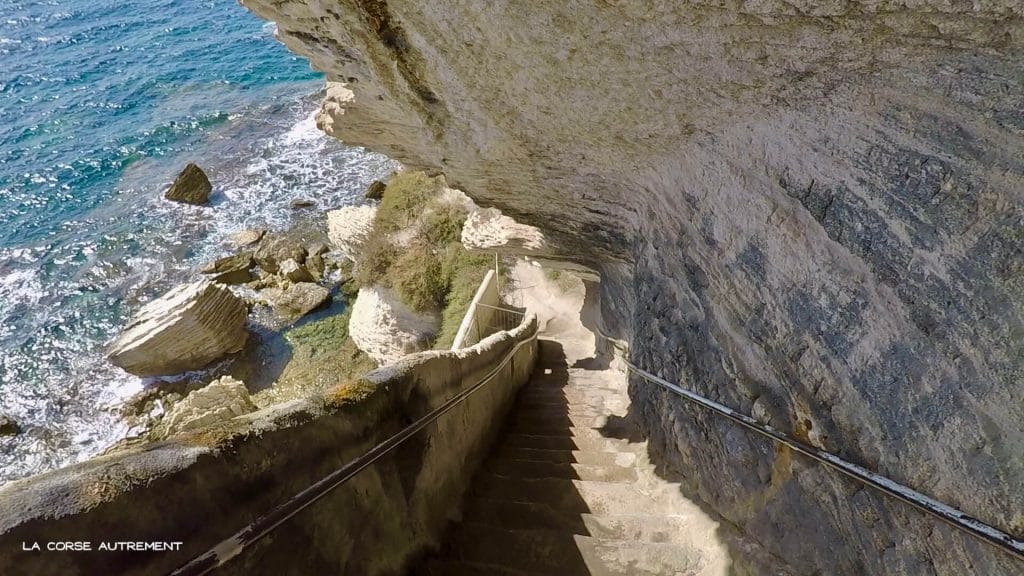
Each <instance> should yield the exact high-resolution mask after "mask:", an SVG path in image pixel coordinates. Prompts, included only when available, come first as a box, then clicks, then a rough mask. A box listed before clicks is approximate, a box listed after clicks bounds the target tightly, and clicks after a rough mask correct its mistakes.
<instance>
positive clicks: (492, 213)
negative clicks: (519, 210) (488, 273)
mask: <svg viewBox="0 0 1024 576" xmlns="http://www.w3.org/2000/svg"><path fill="white" fill-rule="evenodd" d="M462 245H463V246H465V247H466V249H467V250H469V251H474V252H501V253H502V254H516V255H524V256H537V255H541V254H549V253H550V251H549V249H548V243H547V240H545V239H544V233H543V232H541V231H540V229H539V228H537V227H535V226H530V225H527V224H520V223H519V222H516V221H515V220H513V219H512V218H510V217H508V216H505V215H503V214H502V213H501V210H498V209H497V208H485V209H482V210H477V211H475V212H472V213H470V215H469V217H468V218H466V223H465V224H463V226H462Z"/></svg>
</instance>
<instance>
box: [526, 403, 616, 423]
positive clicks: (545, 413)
mask: <svg viewBox="0 0 1024 576" xmlns="http://www.w3.org/2000/svg"><path fill="white" fill-rule="evenodd" d="M609 413H610V411H606V410H601V409H598V408H595V407H593V406H556V405H540V404H532V405H526V406H517V407H516V408H515V411H514V412H513V418H515V419H522V418H554V417H556V416H567V417H576V418H600V417H602V416H607V415H608V414H609Z"/></svg>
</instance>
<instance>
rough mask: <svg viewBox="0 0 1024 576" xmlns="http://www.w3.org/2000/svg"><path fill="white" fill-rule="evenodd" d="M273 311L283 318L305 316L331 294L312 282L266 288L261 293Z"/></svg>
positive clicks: (322, 303) (321, 304) (325, 300)
mask: <svg viewBox="0 0 1024 576" xmlns="http://www.w3.org/2000/svg"><path fill="white" fill-rule="evenodd" d="M262 296H263V298H264V299H266V301H267V303H269V304H270V306H271V307H273V308H274V310H275V311H276V312H277V313H279V314H282V315H284V316H295V317H297V316H305V315H306V314H309V313H310V312H312V311H313V310H316V309H317V308H319V307H320V306H323V305H324V303H326V302H327V301H328V300H330V299H331V292H330V291H329V290H328V289H327V288H324V287H323V286H320V285H319V284H314V283H312V282H297V283H295V284H289V285H288V286H286V287H284V288H277V287H274V288H267V289H266V290H264V291H263V292H262Z"/></svg>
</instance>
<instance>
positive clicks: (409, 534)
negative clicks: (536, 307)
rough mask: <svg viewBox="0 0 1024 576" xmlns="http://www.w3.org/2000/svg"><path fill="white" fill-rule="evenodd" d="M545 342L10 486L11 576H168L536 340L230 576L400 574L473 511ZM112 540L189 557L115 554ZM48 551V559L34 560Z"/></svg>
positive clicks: (4, 513)
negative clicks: (468, 505)
mask: <svg viewBox="0 0 1024 576" xmlns="http://www.w3.org/2000/svg"><path fill="white" fill-rule="evenodd" d="M536 331H537V322H536V319H535V318H534V317H533V316H530V317H528V318H527V319H526V321H524V322H523V323H522V324H521V325H520V326H519V327H518V328H516V329H515V330H512V331H509V332H500V333H498V334H495V335H493V336H490V337H488V338H486V339H484V340H483V341H482V342H480V343H479V344H477V345H476V346H473V347H471V348H467V349H463V350H458V351H431V352H422V353H418V354H414V355H411V356H408V357H406V358H404V359H403V360H401V361H399V362H396V363H394V364H391V365H387V366H384V367H382V368H380V369H377V370H375V371H373V372H371V373H369V374H368V375H366V377H364V378H363V379H361V380H358V381H355V382H351V383H349V384H347V385H344V386H341V387H338V388H336V389H332V390H330V391H328V392H327V393H325V394H323V395H322V396H317V397H313V398H308V399H305V400H297V401H293V402H289V403H286V404H281V405H277V406H274V407H271V408H268V409H265V410H261V411H259V412H255V413H252V414H247V415H245V416H241V417H238V418H235V419H233V420H231V421H230V422H227V423H224V424H220V425H217V426H214V427H210V428H206V429H202V430H198V431H196V432H194V433H190V434H188V435H184V436H179V437H176V438H174V439H171V440H169V441H166V442H162V443H157V444H151V445H148V446H144V447H141V448H138V449H133V450H131V451H127V452H121V453H117V454H112V455H108V456H105V457H100V458H96V459H93V460H90V461H88V462H84V463H81V464H78V465H75V466H70V467H67V468H64V469H61V470H56V471H53V472H50V473H46V474H42V475H39V476H36V477H33V478H30V479H26V480H22V481H18V482H13V483H10V484H8V485H6V486H4V487H3V488H0V574H4V575H5V576H21V575H26V576H27V575H32V576H40V575H48V574H59V575H61V576H76V575H94V574H118V575H135V574H147V575H148V574H160V575H163V574H167V573H169V572H171V571H173V570H174V569H175V568H177V567H179V566H181V565H182V564H184V563H186V562H187V561H188V560H190V559H191V558H193V557H195V556H197V555H200V554H202V553H204V552H206V551H207V550H208V549H210V548H211V547H212V546H214V545H216V544H217V543H218V542H220V541H221V540H223V539H225V538H227V537H229V536H231V535H232V534H234V533H235V532H236V531H238V530H239V529H241V528H243V527H244V526H246V525H247V524H249V523H250V522H252V521H253V520H255V519H256V518H257V517H259V516H260V515H262V514H264V513H266V512H267V511H269V510H270V509H272V508H273V507H274V506H276V505H278V504H280V503H282V502H284V501H285V500H287V499H288V498H290V497H292V496H293V495H295V494H296V493H298V492H299V491H301V490H303V489H304V488H306V487H308V486H309V485H311V484H312V483H314V482H315V481H317V480H319V479H320V478H322V477H323V476H325V475H327V474H328V473H330V472H332V471H334V470H335V469H337V468H339V467H341V466H342V465H344V464H345V463H347V462H350V461H351V460H353V459H354V458H356V457H357V456H359V455H360V454H362V453H364V452H366V451H367V450H369V449H370V448H371V447H373V446H375V445H377V444H379V443H380V442H382V441H383V440H385V439H386V438H388V437H389V436H391V435H393V434H394V433H396V432H398V431H399V430H401V429H402V428H403V427H405V426H407V425H408V424H410V423H411V422H413V421H414V420H415V419H417V418H418V417H419V416H421V415H423V414H425V413H426V412H428V411H429V410H430V409H432V408H434V407H436V406H439V405H440V404H442V403H443V402H444V401H445V400H447V399H448V398H450V397H452V396H453V395H454V394H456V393H457V392H459V391H460V390H463V389H464V388H465V387H468V386H470V385H472V384H473V383H475V382H477V381H479V380H480V379H481V378H483V377H484V376H486V375H487V374H488V373H489V372H490V371H491V370H492V369H493V368H494V366H495V365H496V364H497V363H499V362H500V361H501V360H502V359H503V358H505V357H506V356H507V355H509V354H510V353H511V352H512V350H513V349H514V348H515V346H516V345H517V344H518V343H520V342H523V341H527V342H528V343H527V344H525V345H523V346H522V347H520V348H519V349H518V350H517V351H516V352H515V353H514V355H513V357H512V360H511V361H510V362H509V363H507V364H506V365H504V367H503V368H502V369H501V370H500V372H499V374H498V375H497V376H496V377H495V379H493V380H492V381H491V382H490V383H489V384H488V385H486V386H484V387H482V388H481V389H480V390H478V391H477V392H476V393H475V394H473V395H471V396H470V397H469V398H468V399H466V400H465V401H464V402H463V403H462V404H460V405H459V406H457V407H455V408H454V409H452V410H451V411H450V412H448V413H447V414H446V415H444V416H442V417H441V418H440V419H439V420H438V421H437V422H435V423H434V424H432V425H430V426H428V427H427V428H426V429H425V430H424V431H423V432H421V433H420V434H418V435H417V436H416V437H414V438H412V439H410V440H409V441H407V442H406V443H405V444H403V445H402V446H401V447H399V448H398V449H397V450H395V451H393V452H392V453H390V454H389V455H387V456H385V457H384V458H382V459H381V460H379V461H378V462H377V463H376V464H374V465H373V466H371V467H370V468H368V469H366V470H364V471H363V472H361V473H360V474H359V475H357V476H356V477H355V478H353V479H352V480H351V481H350V482H348V483H347V484H345V485H343V486H341V487H340V488H338V489H337V490H335V491H333V492H332V493H330V494H329V495H327V496H326V497H324V498H323V499H322V500H320V501H319V502H317V503H316V504H314V505H312V506H311V507H309V508H307V509H306V510H304V511H303V512H301V513H299V515H297V516H296V517H295V518H293V519H291V520H289V521H288V522H287V523H286V524H284V525H283V526H281V527H280V528H279V529H278V530H277V531H275V532H273V533H272V534H271V535H270V536H268V537H267V538H264V539H263V540H262V541H261V542H259V543H258V544H256V545H255V546H253V547H252V548H250V549H249V550H247V551H245V552H243V554H242V555H241V556H239V557H237V558H235V559H234V560H232V561H231V562H229V563H228V564H226V565H225V566H224V567H222V568H220V569H219V570H218V571H217V572H215V573H216V574H218V575H221V574H239V575H242V574H246V575H248V574H275V575H277V574H295V575H300V574H301V575H307V574H358V575H360V576H370V575H376V574H395V573H399V572H401V571H402V569H403V567H404V566H406V565H407V564H408V563H409V562H410V561H413V560H415V558H416V557H417V555H418V554H420V553H422V552H423V551H424V550H425V549H426V548H427V547H429V546H431V545H434V544H435V543H436V542H437V540H438V538H439V537H440V536H441V532H442V531H443V529H444V527H445V524H446V523H447V521H448V520H449V518H450V517H451V516H452V515H453V513H455V511H456V510H457V508H458V506H459V503H460V501H461V496H462V494H463V492H464V490H465V488H466V487H467V486H468V485H469V482H470V480H471V479H472V475H473V473H474V472H475V471H476V469H477V465H478V464H479V462H480V461H481V459H482V457H483V455H484V454H485V453H486V451H487V449H488V448H489V447H490V444H491V442H492V440H493V438H494V437H495V435H496V434H497V433H498V431H499V428H500V426H501V423H502V420H503V419H504V413H505V411H506V410H507V409H508V408H509V406H510V405H511V402H512V400H513V399H514V396H515V394H516V392H517V390H518V389H519V387H520V386H521V385H522V384H524V383H525V382H526V381H527V380H528V379H529V377H530V374H531V372H532V371H533V366H534V363H535V360H536V353H537V349H536V340H535V335H536ZM57 542H78V543H82V542H88V543H89V544H90V547H91V548H92V551H78V552H73V551H69V552H57V551H48V550H47V549H48V548H50V547H53V546H54V544H53V543H57ZM104 542H107V543H111V542H114V543H116V542H133V543H134V542H171V543H173V542H181V543H182V544H181V545H180V549H179V550H177V551H174V550H169V551H143V552H139V551H114V552H112V551H100V550H99V548H100V546H101V543H104ZM34 544H38V546H39V548H40V549H41V550H39V551H25V550H24V549H25V548H32V547H33V545H34ZM78 546H79V547H81V546H82V544H79V545H78ZM121 546H124V545H123V544H122V545H121ZM172 547H173V546H172Z"/></svg>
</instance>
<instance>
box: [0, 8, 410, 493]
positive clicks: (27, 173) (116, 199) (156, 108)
mask: <svg viewBox="0 0 1024 576" xmlns="http://www.w3.org/2000/svg"><path fill="white" fill-rule="evenodd" d="M273 30H274V28H273V24H270V23H266V22H263V21H260V20H259V19H257V18H256V17H255V16H253V15H251V14H250V13H248V12H247V11H246V10H245V9H243V8H242V7H240V6H239V5H238V4H237V3H236V2H235V0H212V1H200V0H177V1H170V0H117V1H115V0H59V1H58V0H51V1H25V2H12V1H11V0H0V413H6V414H10V415H12V416H14V417H15V419H17V420H18V421H20V422H21V424H22V425H23V427H24V428H25V429H26V431H25V433H23V434H22V435H20V436H17V437H15V438H0V482H3V481H5V480H10V479H12V478H18V477H22V476H25V475H28V474H31V473H34V472H37V471H41V470H46V469H51V468H55V467H58V466H61V465H64V464H67V463H71V462H74V461H77V460H80V459H83V458H86V457H88V456H90V455H92V454H95V453H97V452H98V451H101V450H102V449H103V448H105V447H106V446H108V445H109V444H110V443H112V442H113V441H115V440H117V439H119V438H121V437H123V436H124V435H125V434H126V433H127V430H126V429H125V427H124V425H123V424H122V423H121V422H120V420H119V419H118V418H117V416H116V415H115V412H116V408H117V405H118V404H119V403H120V402H121V401H123V399H124V398H126V397H127V396H129V395H131V394H132V393H134V392H136V391H138V390H140V389H141V388H142V387H143V386H144V385H146V384H147V383H146V382H143V381H141V380H139V379H138V378H134V377H132V376H130V375H128V374H126V373H124V372H122V371H120V370H118V369H116V368H114V367H112V366H109V365H108V364H106V362H105V361H104V360H103V356H102V352H103V349H104V347H105V345H106V343H107V342H109V341H110V339H111V338H112V337H113V336H114V335H115V334H116V333H117V331H118V329H119V328H120V327H122V326H123V325H124V324H125V323H126V322H127V320H128V318H129V317H130V315H131V313H132V312H134V311H135V310H137V309H138V308H139V306H140V305H141V303H143V302H145V301H146V300H149V299H151V298H153V297H154V296H155V295H158V294H159V293H160V292H161V291H163V290H165V289H167V288H168V287H170V286H172V285H173V284H175V283H178V282H181V281H184V280H187V279H189V278H190V277H191V271H192V270H194V269H195V268H196V267H197V266H198V265H199V264H201V263H203V262H205V261H207V260H208V259H210V258H212V257H215V256H218V255H220V254H221V253H222V252H223V251H224V250H225V247H224V244H223V242H222V240H223V239H224V237H225V236H226V235H228V234H230V233H231V232H234V231H237V230H240V229H243V228H248V227H271V228H283V227H286V226H288V225H289V223H290V221H291V219H292V218H295V217H300V216H296V213H294V212H293V211H292V210H290V208H289V203H290V201H291V200H292V199H295V198H315V199H317V200H318V201H319V202H320V205H321V206H322V207H330V206H339V205H344V204H346V203H350V202H352V201H354V199H355V198H356V197H358V195H359V194H360V193H361V191H362V189H363V188H364V187H365V186H366V185H367V184H368V183H369V182H370V181H371V180H372V179H374V178H377V177H380V176H381V175H383V174H384V173H386V172H388V171H390V170H391V169H392V168H393V165H392V164H391V163H390V162H389V161H388V160H386V159H385V158H383V157H380V156H376V155H371V154H368V153H366V152H364V151H361V150H357V149H352V148H346V147H344V146H343V145H341V144H340V143H338V142H336V141H334V140H331V139H328V138H327V137H325V136H323V135H322V134H320V133H319V132H318V131H317V130H316V127H315V125H314V122H313V117H312V114H313V113H314V111H315V109H316V106H317V104H316V102H317V99H318V92H319V90H320V88H321V87H322V84H323V80H322V77H321V76H320V75H319V74H317V73H315V72H313V71H312V70H310V68H309V66H308V64H307V62H306V61H305V60H302V59H299V58H297V57H295V56H293V55H291V54H290V53H289V52H288V51H287V50H286V49H285V48H284V47H283V46H281V45H280V44H278V43H277V42H276V41H275V40H274V39H273ZM188 161H195V162H197V163H198V164H199V165H200V166H202V167H203V168H204V169H206V171H207V173H208V174H209V175H210V178H211V180H212V181H213V183H214V197H213V203H212V206H211V207H208V208H195V207H188V206H182V205H177V204H171V203H169V202H166V201H164V200H162V192H163V190H164V189H165V188H166V186H167V185H168V184H169V182H170V181H171V180H172V179H173V178H174V176H175V175H176V173H177V171H178V170H180V169H181V168H182V167H183V166H184V164H185V163H186V162H188Z"/></svg>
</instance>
